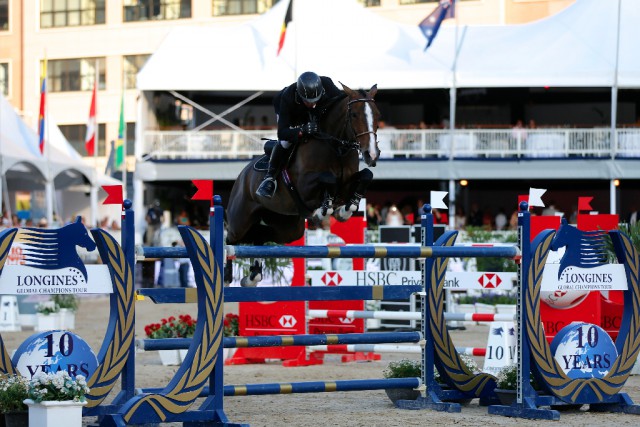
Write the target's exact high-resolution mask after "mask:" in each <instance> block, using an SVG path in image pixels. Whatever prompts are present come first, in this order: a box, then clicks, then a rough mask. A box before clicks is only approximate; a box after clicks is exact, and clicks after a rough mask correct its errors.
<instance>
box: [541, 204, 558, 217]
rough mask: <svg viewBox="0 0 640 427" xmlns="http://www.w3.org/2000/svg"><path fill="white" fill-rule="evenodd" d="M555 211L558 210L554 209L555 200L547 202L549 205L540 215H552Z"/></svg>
mask: <svg viewBox="0 0 640 427" xmlns="http://www.w3.org/2000/svg"><path fill="white" fill-rule="evenodd" d="M557 212H558V210H557V209H556V206H555V202H554V201H551V202H549V206H547V207H546V208H544V209H543V210H542V215H546V216H554V215H555V214H556V213H557Z"/></svg>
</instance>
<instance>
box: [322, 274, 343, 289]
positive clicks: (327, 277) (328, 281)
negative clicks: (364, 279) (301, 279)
mask: <svg viewBox="0 0 640 427" xmlns="http://www.w3.org/2000/svg"><path fill="white" fill-rule="evenodd" d="M321 280H322V283H324V284H325V285H326V286H338V285H339V284H340V283H342V276H341V275H340V274H338V273H337V272H335V271H329V272H327V273H325V274H323V275H322V279H321Z"/></svg>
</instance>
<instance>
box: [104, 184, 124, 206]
mask: <svg viewBox="0 0 640 427" xmlns="http://www.w3.org/2000/svg"><path fill="white" fill-rule="evenodd" d="M102 189H103V190H104V191H106V192H107V198H106V199H104V202H102V204H103V205H121V204H122V202H123V201H124V197H123V195H122V185H103V186H102Z"/></svg>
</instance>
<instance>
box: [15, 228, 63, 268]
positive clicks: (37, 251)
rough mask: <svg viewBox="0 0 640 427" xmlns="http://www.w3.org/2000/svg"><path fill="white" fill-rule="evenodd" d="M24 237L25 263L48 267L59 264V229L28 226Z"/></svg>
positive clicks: (23, 234)
mask: <svg viewBox="0 0 640 427" xmlns="http://www.w3.org/2000/svg"><path fill="white" fill-rule="evenodd" d="M25 230H26V231H23V232H22V237H23V240H24V242H25V245H26V248H25V251H24V255H25V265H26V266H29V267H46V266H54V265H57V264H58V246H59V240H60V239H59V234H60V232H59V229H51V230H49V229H38V228H26V229H25Z"/></svg>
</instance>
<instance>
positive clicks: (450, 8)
mask: <svg viewBox="0 0 640 427" xmlns="http://www.w3.org/2000/svg"><path fill="white" fill-rule="evenodd" d="M454 16H455V0H440V3H439V4H438V7H436V8H435V10H434V11H433V12H431V13H430V14H429V16H427V17H426V18H424V19H423V20H422V22H420V24H418V26H419V27H420V31H422V34H424V36H425V37H426V39H427V45H426V46H425V48H424V50H427V48H428V47H429V46H431V43H432V42H433V39H435V38H436V34H438V30H439V29H440V24H442V21H444V20H445V19H449V18H453V17H454Z"/></svg>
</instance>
